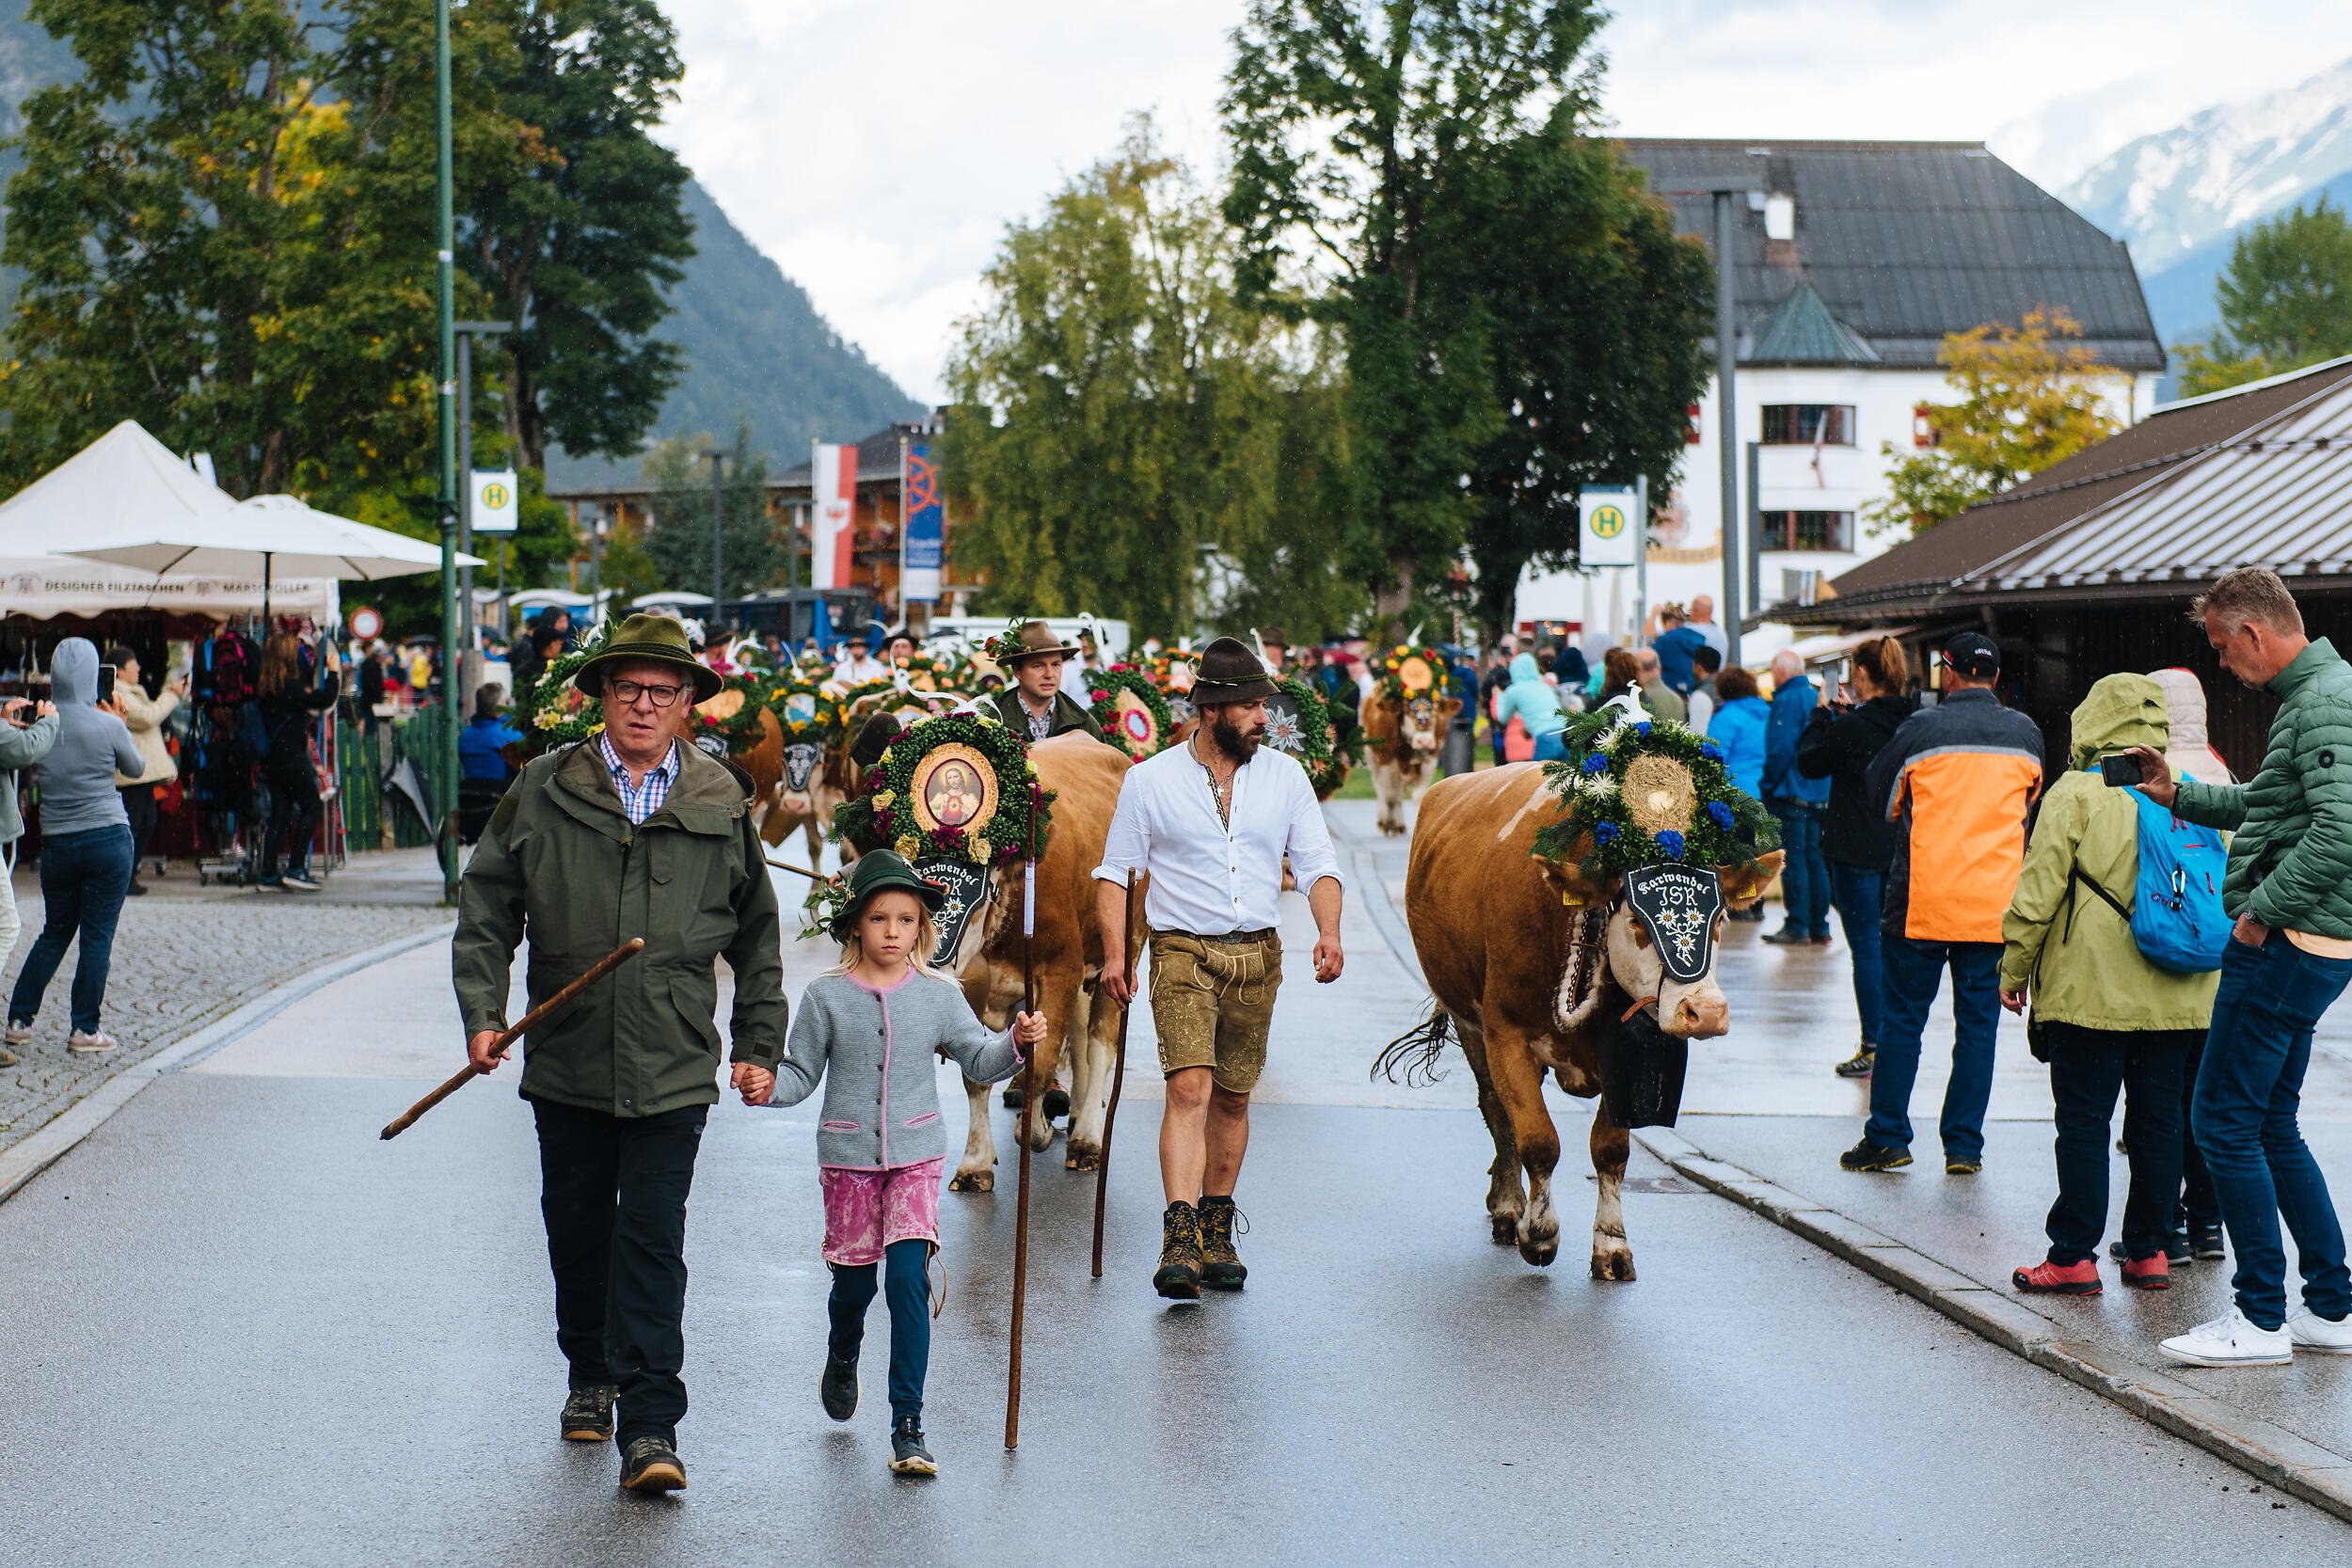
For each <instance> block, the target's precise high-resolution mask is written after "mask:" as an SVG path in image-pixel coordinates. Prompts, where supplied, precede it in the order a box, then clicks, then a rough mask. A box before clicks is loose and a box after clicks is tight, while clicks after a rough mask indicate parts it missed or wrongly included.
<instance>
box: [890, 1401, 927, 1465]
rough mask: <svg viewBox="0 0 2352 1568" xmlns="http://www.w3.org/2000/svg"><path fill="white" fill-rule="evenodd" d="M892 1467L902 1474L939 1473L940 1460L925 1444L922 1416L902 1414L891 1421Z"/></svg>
mask: <svg viewBox="0 0 2352 1568" xmlns="http://www.w3.org/2000/svg"><path fill="white" fill-rule="evenodd" d="M890 1468H891V1472H892V1473H893V1474H895V1475H901V1476H935V1475H937V1474H939V1461H938V1460H936V1459H933V1458H932V1457H931V1450H930V1449H927V1448H925V1447H924V1446H923V1420H922V1418H921V1417H919V1416H901V1417H899V1418H898V1419H897V1420H895V1421H893V1422H891V1423H890Z"/></svg>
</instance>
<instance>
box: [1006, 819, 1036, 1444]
mask: <svg viewBox="0 0 2352 1568" xmlns="http://www.w3.org/2000/svg"><path fill="white" fill-rule="evenodd" d="M1029 820H1030V822H1031V823H1032V824H1033V826H1032V827H1031V830H1030V833H1029V854H1028V858H1027V859H1026V860H1025V861H1023V862H1022V867H1021V1010H1022V1011H1023V1012H1025V1013H1027V1012H1035V1011H1036V1010H1037V994H1036V992H1037V974H1036V968H1035V965H1034V963H1033V962H1032V960H1031V958H1030V946H1031V942H1032V941H1033V939H1034V938H1035V937H1036V935H1037V832H1036V829H1035V827H1034V824H1035V822H1036V821H1037V818H1036V816H1035V815H1034V814H1033V815H1032V816H1030V818H1029ZM1036 1109H1037V1064H1036V1060H1035V1058H1034V1057H1032V1058H1031V1060H1030V1061H1029V1062H1028V1063H1027V1064H1026V1065H1025V1066H1024V1067H1023V1069H1022V1071H1021V1117H1020V1119H1019V1121H1018V1122H1017V1123H1015V1125H1014V1128H1013V1136H1014V1138H1015V1139H1016V1140H1017V1141H1018V1142H1019V1143H1020V1145H1021V1177H1020V1180H1021V1196H1020V1198H1019V1200H1018V1203H1017V1205H1016V1208H1015V1211H1014V1213H1015V1218H1014V1220H1013V1230H1012V1361H1011V1364H1010V1365H1009V1368H1008V1369H1007V1370H1006V1376H1005V1447H1006V1448H1007V1449H1017V1448H1019V1447H1020V1446H1021V1317H1022V1310H1023V1308H1024V1307H1026V1306H1027V1304H1028V1293H1029V1117H1030V1116H1031V1115H1032V1114H1033V1113H1034V1112H1035V1111H1036Z"/></svg>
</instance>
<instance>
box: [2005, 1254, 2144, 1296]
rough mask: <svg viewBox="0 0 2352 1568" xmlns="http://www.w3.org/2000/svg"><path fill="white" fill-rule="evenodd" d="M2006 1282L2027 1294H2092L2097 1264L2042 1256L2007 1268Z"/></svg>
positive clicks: (2096, 1287) (2096, 1281) (2095, 1291)
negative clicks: (2021, 1266)
mask: <svg viewBox="0 0 2352 1568" xmlns="http://www.w3.org/2000/svg"><path fill="white" fill-rule="evenodd" d="M2157 1261H2158V1262H2162V1261H2163V1259H2161V1258H2159V1259H2157ZM2009 1282H2010V1284H2012V1285H2014V1286H2016V1287H2017V1288H2018V1289H2019V1290H2021V1291H2025V1292H2026V1293H2027V1294H2028V1295H2048V1296H2095V1295H2097V1294H2098V1293H2099V1291H2100V1290H2101V1289H2102V1287H2101V1286H2100V1284H2099V1265H2098V1264H2096V1263H2094V1262H2092V1261H2091V1260H2090V1259H2088V1258H2086V1259H2083V1260H2082V1261H2081V1262H2079V1263H2053V1262H2051V1261H2050V1260H2049V1259H2046V1258H2044V1259H2042V1261H2041V1262H2039V1263H2036V1264H2035V1265H2034V1266H2033V1267H2032V1268H2030V1269H2012V1270H2011V1271H2010V1276H2009Z"/></svg>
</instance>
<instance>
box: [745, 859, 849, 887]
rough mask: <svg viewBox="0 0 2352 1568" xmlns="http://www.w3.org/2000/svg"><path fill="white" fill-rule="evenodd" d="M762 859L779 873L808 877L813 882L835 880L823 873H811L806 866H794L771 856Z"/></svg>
mask: <svg viewBox="0 0 2352 1568" xmlns="http://www.w3.org/2000/svg"><path fill="white" fill-rule="evenodd" d="M760 859H762V860H764V861H766V862H767V863H769V864H770V865H772V866H774V867H775V868H776V869H777V870H778V871H789V872H791V873H793V874H794V875H795V876H800V877H806V878H807V879H809V880H810V881H812V882H830V881H832V880H833V879H832V878H831V877H828V876H826V875H825V874H824V873H823V872H821V871H811V870H810V869H809V868H808V867H807V866H805V865H794V864H793V863H791V862H790V861H780V860H777V859H776V858H774V857H773V856H771V855H762V856H761V857H760Z"/></svg>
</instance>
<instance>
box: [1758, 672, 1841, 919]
mask: <svg viewBox="0 0 2352 1568" xmlns="http://www.w3.org/2000/svg"><path fill="white" fill-rule="evenodd" d="M1820 700H1821V694H1820V690H1819V689H1817V688H1816V687H1815V686H1814V684H1813V683H1812V681H1810V680H1808V679H1807V678H1806V677H1805V673H1804V659H1802V658H1799V657H1797V656H1796V654H1795V653H1793V652H1791V651H1790V650H1788V649H1787V648H1783V649H1782V650H1781V651H1780V652H1778V653H1776V654H1774V655H1773V656H1772V719H1771V721H1769V722H1767V723H1766V724H1765V726H1764V809H1765V810H1766V811H1769V812H1771V813H1772V816H1774V817H1776V818H1777V819H1778V820H1779V822H1780V847H1781V848H1782V849H1784V850H1786V851H1787V852H1788V858H1787V859H1786V860H1785V861H1783V862H1782V863H1781V868H1780V900H1781V904H1782V906H1783V907H1784V908H1786V909H1787V910H1788V919H1787V920H1786V921H1785V922H1784V923H1783V924H1782V926H1781V927H1780V929H1779V930H1777V931H1774V932H1773V933H1772V935H1770V936H1768V937H1766V938H1764V939H1763V940H1764V941H1766V942H1772V944H1774V945H1775V946H1780V947H1803V946H1804V945H1806V944H1807V943H1810V944H1812V945H1813V946H1816V947H1827V946H1828V945H1829V862H1827V861H1826V860H1823V859H1822V858H1821V818H1822V816H1823V814H1825V813H1826V812H1827V811H1828V810H1829V781H1828V780H1827V779H1808V778H1806V777H1805V776H1804V774H1802V773H1800V772H1798V771H1797V743H1798V741H1800V740H1802V739H1803V738H1804V727H1805V725H1807V724H1808V723H1811V722H1812V721H1813V709H1814V707H1815V706H1816V705H1818V704H1819V703H1820Z"/></svg>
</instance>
